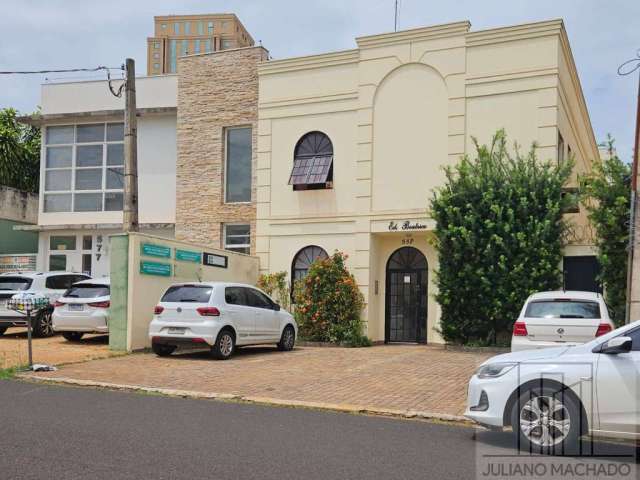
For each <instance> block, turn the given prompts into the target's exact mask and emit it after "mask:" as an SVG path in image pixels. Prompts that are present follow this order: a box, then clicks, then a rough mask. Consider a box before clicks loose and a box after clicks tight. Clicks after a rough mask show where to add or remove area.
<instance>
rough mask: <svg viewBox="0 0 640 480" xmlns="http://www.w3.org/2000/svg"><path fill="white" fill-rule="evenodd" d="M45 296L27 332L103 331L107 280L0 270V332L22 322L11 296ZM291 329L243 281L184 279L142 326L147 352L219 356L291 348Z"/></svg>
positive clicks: (287, 318) (288, 319) (283, 315)
mask: <svg viewBox="0 0 640 480" xmlns="http://www.w3.org/2000/svg"><path fill="white" fill-rule="evenodd" d="M25 293H28V294H33V295H39V296H44V297H46V298H48V299H49V302H50V304H51V305H52V306H51V308H49V309H47V310H45V311H43V312H40V313H38V314H37V316H36V317H35V318H34V321H33V331H34V335H35V336H40V337H46V336H50V335H53V334H54V333H58V332H59V333H62V336H63V337H64V338H65V339H67V340H69V341H78V340H80V339H81V338H82V337H83V335H84V334H86V333H102V334H108V333H109V308H110V306H111V296H110V280H109V278H108V277H107V278H99V279H95V278H94V279H92V278H89V277H88V276H87V275H83V274H78V273H72V272H49V273H11V274H0V335H2V334H4V332H5V331H6V330H7V328H9V327H14V326H24V325H25V322H26V317H25V315H24V314H23V313H20V312H16V311H14V310H10V309H8V308H7V300H8V299H10V298H11V297H13V296H14V295H16V294H25ZM297 334H298V327H297V325H296V322H295V320H294V319H293V316H292V315H291V314H290V313H289V312H286V311H284V310H281V309H280V306H279V305H278V304H277V303H276V302H274V301H273V300H272V299H271V298H270V297H269V296H268V295H267V294H266V293H264V292H263V291H261V290H259V289H257V288H255V287H252V286H250V285H245V284H239V283H223V282H191V283H179V284H175V285H172V286H170V287H169V288H168V289H167V290H166V292H165V293H164V294H163V295H162V297H161V299H160V303H158V305H157V306H156V307H155V309H154V312H153V320H152V322H151V324H150V325H149V339H150V341H151V344H152V349H153V351H154V352H155V353H156V354H157V355H160V356H166V355H170V354H171V353H173V352H174V351H175V350H176V349H177V348H179V347H180V348H210V349H211V352H212V355H213V356H214V357H215V358H218V359H227V358H229V357H231V356H232V355H233V353H234V352H235V350H236V348H237V347H238V346H245V345H264V344H276V345H277V346H278V349H280V350H283V351H286V350H291V349H293V347H294V345H295V340H296V338H297Z"/></svg>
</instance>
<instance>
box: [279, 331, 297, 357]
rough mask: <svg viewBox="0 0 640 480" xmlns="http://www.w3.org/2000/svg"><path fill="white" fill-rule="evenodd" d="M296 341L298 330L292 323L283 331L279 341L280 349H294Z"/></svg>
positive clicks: (285, 350)
mask: <svg viewBox="0 0 640 480" xmlns="http://www.w3.org/2000/svg"><path fill="white" fill-rule="evenodd" d="M295 343H296V331H295V330H294V328H293V327H292V326H291V325H287V326H286V327H284V330H283V331H282V336H281V337H280V341H279V342H278V350H280V351H281V352H288V351H290V350H293V347H294V345H295Z"/></svg>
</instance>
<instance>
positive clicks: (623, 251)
mask: <svg viewBox="0 0 640 480" xmlns="http://www.w3.org/2000/svg"><path fill="white" fill-rule="evenodd" d="M613 145H614V143H613V139H611V137H609V139H608V141H607V146H608V149H609V157H608V158H606V159H604V160H596V161H594V162H593V169H592V172H591V174H589V175H586V176H584V177H582V178H581V179H580V187H581V188H580V190H581V196H582V198H583V200H584V204H585V205H586V207H587V210H588V211H589V220H590V221H591V224H592V225H593V227H594V229H595V231H596V245H597V247H598V262H599V264H600V281H601V282H602V285H603V286H604V295H605V298H606V300H607V304H608V306H609V307H610V308H611V309H612V310H613V313H614V321H615V322H616V324H617V325H622V324H623V323H624V318H625V308H626V287H627V254H628V251H627V248H628V245H629V214H630V208H631V207H630V205H631V196H630V195H631V166H630V165H628V164H626V163H624V162H623V161H622V160H620V158H618V156H617V155H615V153H614V152H615V150H614V148H613ZM637 254H638V253H636V255H637Z"/></svg>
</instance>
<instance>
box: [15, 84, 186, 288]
mask: <svg viewBox="0 0 640 480" xmlns="http://www.w3.org/2000/svg"><path fill="white" fill-rule="evenodd" d="M136 93H137V107H138V194H139V222H140V226H141V230H142V231H148V232H152V233H154V234H156V235H161V236H167V237H173V236H174V229H175V199H176V194H175V190H176V179H175V176H176V101H177V77H176V76H174V75H166V76H156V77H142V78H138V79H137V80H136ZM41 105H42V112H41V114H40V115H37V116H32V117H23V118H22V119H21V120H22V121H24V122H26V123H31V124H35V125H38V126H40V127H41V128H42V154H41V159H42V161H41V162H40V164H41V172H40V204H39V212H38V224H37V225H34V226H22V227H20V228H21V229H23V230H36V231H38V232H39V253H38V259H37V269H38V270H67V271H75V272H82V273H87V274H90V275H92V276H102V275H108V274H109V242H108V236H109V235H110V234H113V233H117V232H120V231H121V230H122V205H123V180H124V125H123V118H124V113H123V106H124V98H116V97H115V96H113V95H112V94H111V92H110V91H109V88H108V85H107V83H106V82H105V81H84V82H63V83H46V84H44V85H43V86H42V101H41Z"/></svg>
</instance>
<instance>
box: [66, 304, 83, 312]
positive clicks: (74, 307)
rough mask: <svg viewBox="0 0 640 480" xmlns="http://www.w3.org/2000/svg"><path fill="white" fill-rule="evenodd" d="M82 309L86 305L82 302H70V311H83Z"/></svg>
mask: <svg viewBox="0 0 640 480" xmlns="http://www.w3.org/2000/svg"><path fill="white" fill-rule="evenodd" d="M82 310H84V305H82V304H81V303H70V304H69V311H71V312H81V311H82Z"/></svg>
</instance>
